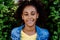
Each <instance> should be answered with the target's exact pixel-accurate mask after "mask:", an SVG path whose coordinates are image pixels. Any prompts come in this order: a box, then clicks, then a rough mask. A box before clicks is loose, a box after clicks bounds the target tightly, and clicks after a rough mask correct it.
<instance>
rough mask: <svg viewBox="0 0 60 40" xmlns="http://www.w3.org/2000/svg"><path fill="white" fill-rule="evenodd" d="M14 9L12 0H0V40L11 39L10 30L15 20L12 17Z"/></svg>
mask: <svg viewBox="0 0 60 40" xmlns="http://www.w3.org/2000/svg"><path fill="white" fill-rule="evenodd" d="M15 9H16V6H15V5H14V1H12V0H0V40H11V39H10V31H11V28H12V27H11V26H12V23H13V22H14V21H15V19H14V17H13V15H14V11H15ZM7 38H8V39H7Z"/></svg>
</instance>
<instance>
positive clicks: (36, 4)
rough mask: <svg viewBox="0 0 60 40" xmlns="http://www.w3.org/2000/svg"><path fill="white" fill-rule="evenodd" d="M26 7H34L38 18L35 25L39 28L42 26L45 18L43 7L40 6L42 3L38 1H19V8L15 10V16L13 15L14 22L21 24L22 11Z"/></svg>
mask: <svg viewBox="0 0 60 40" xmlns="http://www.w3.org/2000/svg"><path fill="white" fill-rule="evenodd" d="M28 5H32V6H34V7H35V8H36V10H37V12H38V13H39V18H38V19H37V22H36V24H37V25H39V26H41V25H44V24H45V20H46V18H47V16H46V15H45V11H44V6H43V5H42V3H41V2H40V1H21V2H20V3H19V7H18V8H17V10H16V13H15V15H14V17H15V18H16V20H18V21H19V23H20V24H21V23H23V20H22V17H21V15H22V11H23V9H24V8H25V7H26V6H28Z"/></svg>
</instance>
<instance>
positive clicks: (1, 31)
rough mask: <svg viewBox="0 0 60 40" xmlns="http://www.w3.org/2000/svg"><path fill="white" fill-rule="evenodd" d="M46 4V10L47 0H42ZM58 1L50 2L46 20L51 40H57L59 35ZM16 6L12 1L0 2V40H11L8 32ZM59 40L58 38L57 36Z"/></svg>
mask: <svg viewBox="0 0 60 40" xmlns="http://www.w3.org/2000/svg"><path fill="white" fill-rule="evenodd" d="M42 2H43V3H44V4H46V8H47V6H48V4H49V1H48V0H42ZM59 3H60V2H59V0H55V1H52V4H51V5H50V6H49V8H50V15H49V17H48V20H49V19H50V21H49V22H48V23H47V25H48V26H49V27H50V32H52V34H53V35H52V36H51V40H58V36H59V34H60V13H59V12H60V4H59ZM16 9H17V5H15V4H14V1H13V0H0V40H11V38H10V32H11V29H12V27H13V25H12V24H14V23H15V21H16V19H15V18H14V17H13V15H14V12H15V10H16ZM59 40H60V36H59Z"/></svg>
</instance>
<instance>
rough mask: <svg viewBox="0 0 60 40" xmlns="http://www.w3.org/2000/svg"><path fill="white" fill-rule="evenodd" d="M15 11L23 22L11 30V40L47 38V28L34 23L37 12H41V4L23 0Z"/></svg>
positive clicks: (42, 39)
mask: <svg viewBox="0 0 60 40" xmlns="http://www.w3.org/2000/svg"><path fill="white" fill-rule="evenodd" d="M16 13H17V15H18V16H17V17H18V18H21V19H22V20H23V22H24V24H23V25H21V26H19V27H16V28H14V29H13V30H12V32H11V38H12V40H48V38H49V32H48V30H47V29H43V28H40V27H39V26H37V25H36V21H37V19H38V18H39V16H40V15H39V14H41V13H42V7H41V5H39V4H38V3H37V2H36V1H23V2H22V3H21V4H20V5H19V7H18V9H17V11H16ZM20 15H21V16H20Z"/></svg>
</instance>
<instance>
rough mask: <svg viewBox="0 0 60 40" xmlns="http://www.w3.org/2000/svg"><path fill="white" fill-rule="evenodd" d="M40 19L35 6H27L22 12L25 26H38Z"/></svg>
mask: <svg viewBox="0 0 60 40" xmlns="http://www.w3.org/2000/svg"><path fill="white" fill-rule="evenodd" d="M37 18H38V12H37V10H36V8H35V7H34V6H31V5H29V6H26V7H25V8H24V10H23V12H22V19H23V20H24V23H25V25H27V26H33V25H35V24H36V20H37Z"/></svg>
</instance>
